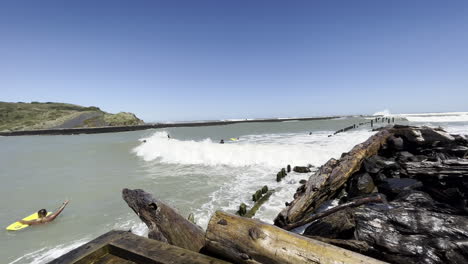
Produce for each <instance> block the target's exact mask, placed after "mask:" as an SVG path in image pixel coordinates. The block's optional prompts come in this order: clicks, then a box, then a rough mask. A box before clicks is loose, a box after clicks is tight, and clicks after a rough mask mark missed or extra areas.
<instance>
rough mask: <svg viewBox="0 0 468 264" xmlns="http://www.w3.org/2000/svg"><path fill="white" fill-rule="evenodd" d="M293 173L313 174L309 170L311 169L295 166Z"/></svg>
mask: <svg viewBox="0 0 468 264" xmlns="http://www.w3.org/2000/svg"><path fill="white" fill-rule="evenodd" d="M293 171H294V172H297V173H308V172H311V170H310V168H309V167H306V166H294V168H293Z"/></svg>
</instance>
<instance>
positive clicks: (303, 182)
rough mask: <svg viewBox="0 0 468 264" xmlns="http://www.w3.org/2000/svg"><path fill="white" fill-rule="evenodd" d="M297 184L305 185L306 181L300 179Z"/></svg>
mask: <svg viewBox="0 0 468 264" xmlns="http://www.w3.org/2000/svg"><path fill="white" fill-rule="evenodd" d="M299 183H300V184H306V183H307V180H305V179H302V180H300V181H299Z"/></svg>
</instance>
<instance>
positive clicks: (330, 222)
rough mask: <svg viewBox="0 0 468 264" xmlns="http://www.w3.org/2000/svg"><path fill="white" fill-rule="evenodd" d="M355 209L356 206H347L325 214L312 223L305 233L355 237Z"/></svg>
mask: <svg viewBox="0 0 468 264" xmlns="http://www.w3.org/2000/svg"><path fill="white" fill-rule="evenodd" d="M354 210H355V208H346V209H343V210H341V211H338V212H336V213H334V214H331V215H329V216H325V217H324V218H321V219H319V220H317V221H315V222H313V223H312V224H310V225H309V226H308V227H307V228H306V230H305V231H304V235H307V236H320V237H326V238H339V239H350V238H352V237H353V233H354V226H355V224H354Z"/></svg>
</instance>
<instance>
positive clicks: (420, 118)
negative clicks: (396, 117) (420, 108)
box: [401, 112, 468, 123]
mask: <svg viewBox="0 0 468 264" xmlns="http://www.w3.org/2000/svg"><path fill="white" fill-rule="evenodd" d="M401 116H402V117H404V118H406V119H407V120H408V121H410V122H421V123H449V122H450V123H451V122H468V112H451V113H427V114H402V115H401Z"/></svg>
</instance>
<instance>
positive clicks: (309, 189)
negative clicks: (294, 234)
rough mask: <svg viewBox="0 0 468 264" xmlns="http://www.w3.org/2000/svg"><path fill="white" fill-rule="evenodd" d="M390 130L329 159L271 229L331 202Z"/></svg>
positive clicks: (379, 146)
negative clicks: (339, 157)
mask: <svg viewBox="0 0 468 264" xmlns="http://www.w3.org/2000/svg"><path fill="white" fill-rule="evenodd" d="M390 130H391V129H384V130H382V131H380V132H378V133H377V134H375V135H373V136H372V137H370V138H369V139H368V140H366V141H365V142H364V143H361V144H358V145H356V146H355V147H354V148H353V149H352V150H351V151H350V152H349V153H347V154H345V155H344V156H342V158H341V159H340V160H339V161H338V160H335V159H330V160H329V161H328V162H327V163H326V164H325V165H323V166H322V167H320V169H319V170H318V171H317V172H316V173H315V174H314V175H312V176H311V177H310V178H309V180H308V181H307V184H306V186H305V191H304V192H303V193H301V194H299V196H298V197H296V199H295V200H294V201H293V202H292V203H291V204H290V205H289V206H288V207H286V208H285V209H284V210H283V211H281V212H280V214H279V215H278V216H277V217H276V219H275V225H277V226H279V227H284V226H286V225H289V224H292V223H296V222H299V221H301V220H302V218H304V217H306V216H308V215H310V213H312V212H313V211H314V210H315V209H316V208H318V207H319V206H320V205H322V204H323V202H325V201H327V200H329V199H331V198H332V197H333V196H334V195H335V194H336V191H337V190H339V189H340V188H342V187H343V184H344V183H346V181H347V180H348V178H349V177H350V176H351V175H353V173H355V172H357V171H358V170H359V169H360V167H361V163H362V162H363V160H364V159H365V158H367V157H370V156H372V155H375V154H377V152H378V151H379V149H380V148H381V146H382V145H383V144H384V143H385V142H386V140H387V138H388V137H389V136H391V135H392V132H391V131H390Z"/></svg>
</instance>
